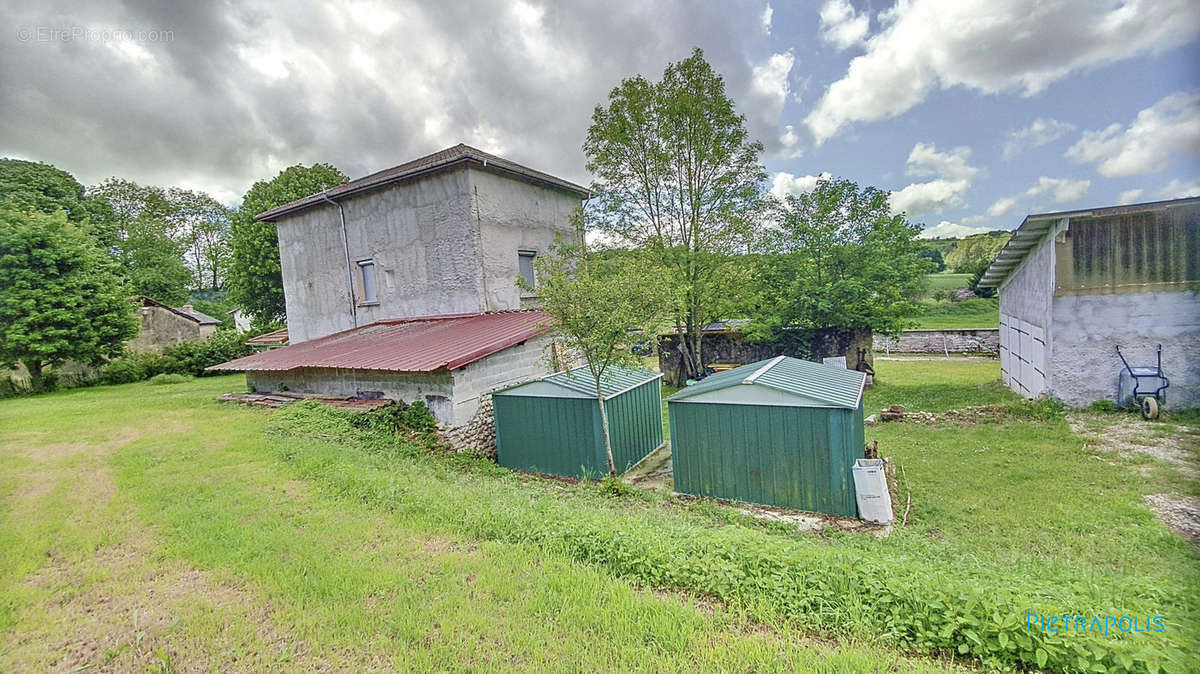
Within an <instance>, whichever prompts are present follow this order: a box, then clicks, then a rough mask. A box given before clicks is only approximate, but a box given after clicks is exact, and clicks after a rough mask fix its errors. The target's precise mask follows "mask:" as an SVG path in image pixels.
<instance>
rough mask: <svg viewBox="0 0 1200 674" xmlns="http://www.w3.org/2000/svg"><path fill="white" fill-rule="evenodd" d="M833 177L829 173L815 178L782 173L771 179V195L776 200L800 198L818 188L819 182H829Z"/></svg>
mask: <svg viewBox="0 0 1200 674" xmlns="http://www.w3.org/2000/svg"><path fill="white" fill-rule="evenodd" d="M832 177H833V176H832V175H831V174H829V173H821V174H820V175H815V176H811V175H810V176H796V175H792V174H791V173H787V172H784V171H780V172H779V173H776V174H775V177H774V178H772V179H771V194H773V195H774V196H775V197H776V198H778V199H782V198H784V197H786V196H789V195H790V196H800V195H801V194H805V193H807V192H811V191H813V190H814V189H816V187H817V181H818V180H822V179H825V180H828V179H829V178H832Z"/></svg>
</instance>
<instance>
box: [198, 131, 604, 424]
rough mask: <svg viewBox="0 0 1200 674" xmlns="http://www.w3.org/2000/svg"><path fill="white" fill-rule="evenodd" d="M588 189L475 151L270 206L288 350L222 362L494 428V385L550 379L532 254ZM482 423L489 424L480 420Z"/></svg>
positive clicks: (280, 384)
mask: <svg viewBox="0 0 1200 674" xmlns="http://www.w3.org/2000/svg"><path fill="white" fill-rule="evenodd" d="M587 194H588V193H587V190H585V189H584V188H583V187H580V186H578V185H575V184H572V183H570V182H567V181H565V180H562V179H560V178H555V177H554V176H551V175H548V174H545V173H542V172H540V171H535V170H534V169H531V168H528V167H525V166H521V165H519V164H516V163H513V162H510V161H508V160H505V159H503V158H500V157H496V156H494V155H490V154H487V153H485V152H481V151H480V150H476V149H475V148H472V147H468V146H466V145H456V146H455V147H452V148H449V149H447V150H443V151H441V152H437V153H434V154H432V155H429V156H427V157H422V158H420V159H416V160H414V161H410V162H407V163H405V164H401V165H400V166H396V167H394V168H390V169H387V170H385V171H380V172H378V173H375V174H372V175H369V176H367V177H365V178H360V179H358V180H353V181H350V182H348V183H344V184H342V185H339V186H336V187H332V188H329V189H327V190H326V191H324V192H320V193H317V194H313V195H310V196H308V197H305V198H304V199H299V200H296V201H293V202H291V203H288V204H285V205H283V206H280V207H278V208H274V209H272V210H270V211H267V212H265V213H262V214H261V215H259V216H258V219H259V220H263V221H267V222H273V223H275V225H276V228H277V230H278V233H279V250H280V261H281V266H282V270H283V290H284V299H285V301H286V304H287V332H286V336H285V339H286V340H287V343H288V345H287V346H283V347H281V348H276V349H272V350H270V351H264V352H261V353H257V354H254V355H252V356H247V357H245V358H241V359H238V360H235V361H232V362H230V363H225V364H222V365H219V366H216V367H214V368H212V369H214V370H226V371H230V370H233V371H244V372H246V373H247V381H248V383H249V384H250V385H251V386H252V387H253V388H254V389H255V390H256V391H259V392H266V393H269V392H273V391H290V392H297V393H308V394H317V395H335V396H349V397H366V398H379V397H382V398H392V399H397V400H404V401H406V402H413V401H416V400H421V401H423V402H425V403H427V404H428V405H429V407H430V410H431V411H432V412H433V413H434V415H435V416H436V417H437V418H438V420H439V421H441V422H442V423H443V424H445V425H446V426H447V427H450V428H464V427H470V428H473V429H476V430H475V431H473V432H472V433H473V437H477V438H484V439H486V437H487V436H488V433H489V432H490V424H491V408H490V404H489V403H490V393H491V391H492V390H495V389H497V388H500V387H504V386H509V385H512V384H515V383H519V382H521V381H524V380H526V379H531V378H535V377H538V376H541V375H544V374H546V373H547V372H548V367H547V365H546V362H547V358H546V357H545V356H546V355H547V354H546V347H548V345H549V336H548V335H546V334H545V333H546V332H547V330H548V329H549V326H548V323H547V320H548V319H547V317H546V316H545V315H544V314H543V313H542V312H540V311H536V310H529V309H528V305H531V304H533V303H534V302H535V300H536V296H534V295H528V294H524V293H522V292H521V291H520V289H519V288H518V286H517V283H516V280H517V278H518V275H520V276H523V277H524V278H526V279H527V280H528V281H530V283H531V284H534V285H536V279H535V278H534V269H533V261H534V260H535V259H536V257H537V256H538V255H541V254H544V253H546V252H547V251H549V249H550V247H551V246H552V244H553V243H554V241H555V237H556V235H559V234H562V235H565V236H570V235H572V234H573V232H574V230H573V228H572V225H571V219H570V216H571V213H572V211H573V210H574V209H576V208H577V207H578V206H579V205H580V202H581V200H582V199H583V198H585V197H586V196H587ZM484 426H486V427H487V428H486V429H483V427H484Z"/></svg>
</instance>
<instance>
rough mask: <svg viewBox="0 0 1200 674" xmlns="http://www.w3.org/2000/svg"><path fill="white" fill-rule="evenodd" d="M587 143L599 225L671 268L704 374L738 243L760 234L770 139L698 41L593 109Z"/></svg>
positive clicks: (684, 326)
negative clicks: (709, 335)
mask: <svg viewBox="0 0 1200 674" xmlns="http://www.w3.org/2000/svg"><path fill="white" fill-rule="evenodd" d="M583 151H584V153H585V154H586V155H587V158H588V170H589V171H591V172H592V174H593V175H595V176H596V177H597V183H596V185H595V189H596V191H597V193H598V200H597V205H598V208H597V211H598V213H599V220H598V222H597V224H598V228H599V229H601V230H603V231H605V232H607V233H609V234H612V235H615V236H616V237H617V238H618V239H620V240H622V241H625V242H628V243H630V244H632V245H634V246H635V247H638V248H642V249H644V250H645V251H646V252H647V253H649V254H650V255H651V257H652V258H653V259H654V261H655V262H656V263H657V264H658V265H659V266H660V267H661V268H662V269H663V270H664V273H666V275H667V280H668V281H669V283H670V285H671V287H672V288H674V289H675V290H676V291H677V292H676V293H675V295H676V296H677V297H678V300H677V303H676V305H675V306H674V307H673V309H674V312H673V313H674V316H673V318H674V321H675V327H676V331H677V332H679V333H681V339H680V342H681V344H682V346H683V349H684V354H683V355H684V365H685V368H686V370H687V375H688V376H690V377H698V376H700V374H701V372H702V371H703V361H702V358H701V346H702V345H701V339H702V337H703V332H702V330H703V328H704V326H705V325H707V324H708V323H710V322H712V321H714V320H718V319H720V318H724V317H725V316H723V315H722V314H723V312H726V311H728V310H729V298H730V297H731V295H730V284H729V279H730V276H731V274H733V273H735V272H736V271H737V268H736V266H735V265H734V264H733V259H732V258H731V257H730V256H729V253H730V252H735V251H739V250H745V249H746V247H747V246H748V245H749V243H750V241H751V240H752V233H753V223H754V221H755V211H756V208H757V206H758V203H759V198H760V195H761V194H762V184H763V181H764V180H765V179H766V173H765V172H764V170H763V166H762V163H761V162H760V160H759V157H760V155H761V154H762V144H761V143H758V142H754V141H752V140H751V139H750V136H749V134H748V133H747V131H746V119H745V117H744V116H742V115H739V114H738V113H737V111H736V109H735V108H734V104H733V101H732V100H731V99H730V98H729V96H727V95H726V93H725V82H724V80H723V79H722V78H721V76H720V75H718V74H717V73H716V72H714V71H713V69H712V66H710V65H709V64H708V62H707V61H705V60H704V54H703V52H701V51H700V50H699V49H697V50H695V51H694V52H693V53H692V55H691V56H690V57H689V58H687V59H685V60H683V61H680V62H678V63H672V64H670V65H668V66H667V69H666V71H665V72H664V73H663V77H662V80H660V81H659V82H649V81H647V80H646V79H645V78H643V77H642V76H640V75H638V76H635V77H631V78H628V79H625V80H623V81H622V82H621V84H620V85H619V86H617V87H616V88H615V89H613V90H612V91H611V92H610V93H609V95H608V105H607V106H597V107H596V109H595V111H594V112H593V113H592V125H591V128H589V129H588V135H587V140H586V141H585V142H584V145H583Z"/></svg>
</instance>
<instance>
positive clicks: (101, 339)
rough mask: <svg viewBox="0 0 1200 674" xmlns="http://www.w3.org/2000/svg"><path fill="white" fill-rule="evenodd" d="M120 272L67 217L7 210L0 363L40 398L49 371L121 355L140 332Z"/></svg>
mask: <svg viewBox="0 0 1200 674" xmlns="http://www.w3.org/2000/svg"><path fill="white" fill-rule="evenodd" d="M115 266H116V265H115V263H114V262H113V260H112V259H111V258H110V257H109V256H107V255H105V254H104V253H103V252H102V251H101V250H99V248H97V247H96V245H95V243H94V241H93V240H92V239H91V238H90V237H89V236H88V235H87V234H85V233H84V232H83V231H82V230H81V229H80V228H79V227H78V226H76V225H74V224H72V223H69V222H68V221H67V218H66V215H65V214H64V213H55V214H54V215H45V214H43V213H39V212H37V211H24V212H21V211H17V210H14V209H11V208H0V363H4V364H6V365H13V364H16V363H18V362H19V363H22V364H24V365H25V367H26V368H27V369H28V370H29V376H30V380H31V384H32V387H33V389H34V390H35V391H40V390H43V389H44V388H45V386H44V383H45V379H44V374H45V370H46V368H47V367H54V366H57V365H61V364H62V363H63V362H65V361H67V360H69V359H70V360H77V361H81V362H85V363H91V364H99V363H100V362H101V361H103V360H104V359H105V358H108V357H112V356H115V355H117V354H119V353H120V352H121V351H122V349H123V348H124V343H125V341H126V340H128V339H130V338H132V337H133V336H134V335H136V334H137V328H138V326H137V320H136V318H135V316H134V312H133V305H132V304H130V303H129V302H128V301H127V299H126V298H127V293H126V290H125V288H124V287H123V285H122V283H121V281H120V278H119V277H118V276H117V275H116V273H115Z"/></svg>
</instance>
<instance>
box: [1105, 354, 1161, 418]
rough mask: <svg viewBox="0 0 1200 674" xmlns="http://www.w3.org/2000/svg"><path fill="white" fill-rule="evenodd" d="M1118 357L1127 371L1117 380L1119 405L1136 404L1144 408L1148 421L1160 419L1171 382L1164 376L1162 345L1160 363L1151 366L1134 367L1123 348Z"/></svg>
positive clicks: (1159, 356)
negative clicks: (1126, 358)
mask: <svg viewBox="0 0 1200 674" xmlns="http://www.w3.org/2000/svg"><path fill="white" fill-rule="evenodd" d="M1117 356H1118V357H1119V358H1120V359H1121V363H1122V364H1124V365H1125V369H1124V370H1122V371H1121V374H1120V376H1119V377H1118V378H1117V404H1118V405H1128V404H1130V403H1136V404H1137V405H1138V406H1139V407H1141V408H1142V416H1143V417H1145V418H1146V419H1155V418H1157V417H1158V411H1159V408H1161V407H1162V406H1163V405H1165V404H1166V403H1167V394H1166V390H1167V387H1168V386H1170V385H1171V381H1170V380H1169V379H1167V377H1166V375H1164V374H1163V369H1162V344H1159V345H1158V363H1157V364H1156V365H1154V366H1153V367H1151V366H1148V365H1146V366H1140V367H1136V366H1132V365H1130V364H1129V361H1127V360H1125V354H1123V353H1121V347H1120V346H1119V345H1118V346H1117Z"/></svg>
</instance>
